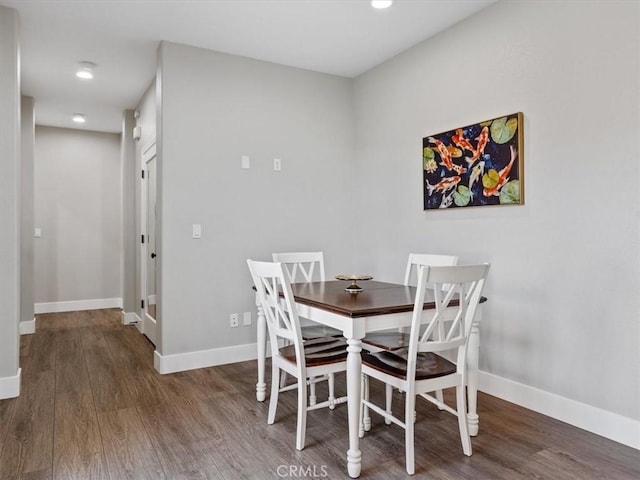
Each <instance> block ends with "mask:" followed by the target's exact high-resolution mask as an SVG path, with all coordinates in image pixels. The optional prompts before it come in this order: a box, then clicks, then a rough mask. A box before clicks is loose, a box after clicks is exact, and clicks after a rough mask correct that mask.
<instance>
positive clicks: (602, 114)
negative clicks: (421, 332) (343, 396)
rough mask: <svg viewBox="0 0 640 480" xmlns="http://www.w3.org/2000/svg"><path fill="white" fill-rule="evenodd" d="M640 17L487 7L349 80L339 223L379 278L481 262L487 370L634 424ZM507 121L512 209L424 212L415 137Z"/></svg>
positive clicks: (529, 6) (616, 5) (638, 388)
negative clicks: (416, 263) (514, 151)
mask: <svg viewBox="0 0 640 480" xmlns="http://www.w3.org/2000/svg"><path fill="white" fill-rule="evenodd" d="M639 9H640V4H638V3H637V2H622V1H618V2H571V1H557V2H535V1H522V2H499V3H497V4H495V5H494V6H492V7H490V8H488V9H487V10H485V11H483V12H481V13H480V14H478V15H476V16H474V17H471V18H469V19H468V20H466V21H464V22H461V23H459V24H457V25H456V26H454V27H453V28H451V29H449V30H447V31H445V32H443V33H441V34H440V35H438V36H437V37H435V38H432V39H430V40H428V41H427V42H425V43H423V44H420V45H418V46H416V47H414V48H412V49H410V50H408V51H406V52H405V53H403V54H401V55H399V56H397V57H395V58H394V59H392V60H390V61H388V62H386V63H385V64H383V65H381V66H379V67H377V68H375V69H373V70H371V71H369V72H367V73H366V74H364V75H362V76H361V77H359V78H358V79H357V80H356V82H355V86H354V93H355V115H356V126H357V128H356V146H357V147H356V152H357V153H356V169H357V172H358V174H357V176H356V177H355V178H356V182H357V188H356V196H357V198H359V199H366V200H367V201H366V205H367V209H366V212H363V214H360V215H354V216H353V217H352V219H353V221H354V223H355V243H356V244H357V245H366V248H361V249H356V250H355V255H356V258H357V270H358V271H365V272H367V273H371V274H373V275H375V276H376V277H378V278H381V279H383V278H387V279H389V280H396V281H397V280H400V279H401V278H402V277H401V275H402V271H403V269H404V265H405V261H406V258H407V255H408V254H409V253H410V252H431V253H453V254H457V255H458V256H459V257H460V260H461V262H463V263H469V262H485V261H487V262H490V263H491V264H492V267H491V271H490V274H489V279H488V282H487V288H486V294H487V296H488V297H489V302H488V303H487V304H486V307H485V315H484V320H485V321H484V323H483V324H482V325H481V328H480V335H481V339H482V340H481V352H480V362H481V365H480V367H481V369H482V370H483V371H485V372H488V373H490V374H493V375H496V376H499V377H502V378H504V379H508V380H511V381H514V382H519V383H521V384H525V385H527V386H530V387H532V388H534V389H540V390H543V391H545V392H549V393H551V394H555V395H559V396H561V397H564V398H568V399H573V400H575V401H576V402H579V403H582V404H586V405H590V406H594V407H597V408H601V409H604V410H606V411H608V412H614V413H616V414H619V415H621V416H624V417H627V418H630V419H636V420H638V419H640V398H639V396H640V384H639V382H640V371H639V370H638V368H639V367H638V366H639V365H640V348H639V339H640V324H639V323H638V318H640V303H639V302H640V297H638V295H637V292H638V287H639V286H640V285H639V283H640V282H639V275H640V259H639V249H638V245H639V233H638V232H639V230H640V229H639V227H640V224H639V211H638V208H639V202H638V185H637V183H638V179H639V176H640V174H639V163H638V158H640V146H639V145H640V142H638V131H640V121H639V110H640V109H639V108H638V105H639V92H638V85H639V81H640V75H639V70H640V68H639V67H640V65H639V62H640V48H639V43H640V40H639V32H640V24H639V23H640V22H639V18H640V11H639ZM518 111H521V112H523V113H524V144H525V147H524V165H525V180H524V182H525V185H526V188H525V205H523V206H502V207H481V208H463V209H460V208H458V209H452V210H446V211H433V210H430V211H426V212H425V211H423V209H422V195H423V185H422V170H421V168H422V166H421V165H422V160H421V151H422V138H423V137H426V136H428V135H430V134H435V133H439V132H443V131H448V130H451V129H453V128H456V127H460V126H464V125H469V124H473V123H477V122H480V121H483V120H486V119H490V118H494V117H498V116H501V115H504V114H509V113H513V112H518ZM372 192H375V194H373V193H372ZM382 225H383V226H384V228H380V227H381V226H382Z"/></svg>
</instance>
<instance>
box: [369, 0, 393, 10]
mask: <svg viewBox="0 0 640 480" xmlns="http://www.w3.org/2000/svg"><path fill="white" fill-rule="evenodd" d="M392 4H393V0H372V1H371V6H372V7H373V8H377V9H378V10H382V9H383V8H389V7H390V6H391V5H392Z"/></svg>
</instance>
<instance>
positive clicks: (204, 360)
mask: <svg viewBox="0 0 640 480" xmlns="http://www.w3.org/2000/svg"><path fill="white" fill-rule="evenodd" d="M257 348H258V346H257V344H255V343H248V344H245V345H234V346H233V347H223V348H212V349H210V350H200V351H197V352H188V353H180V354H176V355H160V354H159V353H158V351H157V350H156V351H155V352H154V354H153V366H154V367H155V369H156V370H157V371H158V372H160V373H175V372H183V371H185V370H195V369H196V368H206V367H214V366H216V365H226V364H228V363H236V362H244V361H247V360H255V359H256V358H257V357H258V355H257ZM266 351H267V352H269V353H270V349H269V344H268V343H267V350H266ZM269 356H270V355H269Z"/></svg>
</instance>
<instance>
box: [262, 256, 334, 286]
mask: <svg viewBox="0 0 640 480" xmlns="http://www.w3.org/2000/svg"><path fill="white" fill-rule="evenodd" d="M271 256H272V257H273V261H274V262H282V263H283V264H285V267H286V269H287V273H289V278H290V280H291V282H293V283H297V282H314V281H318V282H324V255H323V253H322V252H289V253H274V254H272V255H271Z"/></svg>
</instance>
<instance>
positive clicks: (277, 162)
mask: <svg viewBox="0 0 640 480" xmlns="http://www.w3.org/2000/svg"><path fill="white" fill-rule="evenodd" d="M273 169H274V170H275V171H276V172H279V171H280V170H282V160H280V159H279V158H274V159H273Z"/></svg>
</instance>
